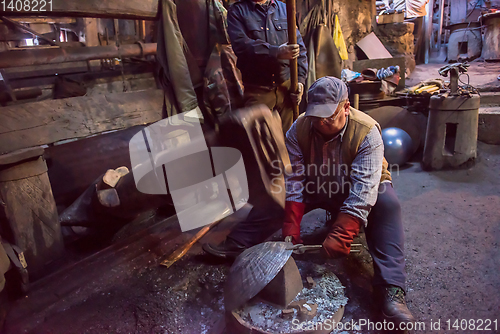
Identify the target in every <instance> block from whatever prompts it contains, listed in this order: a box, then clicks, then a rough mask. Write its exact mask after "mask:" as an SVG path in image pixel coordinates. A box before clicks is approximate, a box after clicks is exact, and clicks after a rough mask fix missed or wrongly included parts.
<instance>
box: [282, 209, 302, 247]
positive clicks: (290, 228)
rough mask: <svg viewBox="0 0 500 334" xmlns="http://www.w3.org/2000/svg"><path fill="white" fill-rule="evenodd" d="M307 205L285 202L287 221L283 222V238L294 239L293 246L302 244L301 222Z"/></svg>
mask: <svg viewBox="0 0 500 334" xmlns="http://www.w3.org/2000/svg"><path fill="white" fill-rule="evenodd" d="M305 208H306V205H305V204H304V203H299V202H291V201H286V202H285V220H284V221H283V238H286V237H288V236H291V237H292V242H293V244H294V245H295V244H301V243H302V240H301V239H300V222H301V221H302V216H303V215H304V210H305Z"/></svg>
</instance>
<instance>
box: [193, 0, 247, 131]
mask: <svg viewBox="0 0 500 334" xmlns="http://www.w3.org/2000/svg"><path fill="white" fill-rule="evenodd" d="M206 4H207V14H208V20H207V21H208V36H207V38H208V40H209V45H213V48H212V51H211V54H210V57H209V59H208V62H207V66H206V68H205V75H204V85H203V100H204V105H205V110H206V111H207V115H208V117H210V119H211V121H212V122H213V123H218V120H219V118H220V117H221V116H223V115H224V114H226V113H228V112H231V111H233V110H236V109H238V108H240V107H242V106H243V81H242V79H241V72H240V70H239V69H238V68H237V67H236V60H237V57H236V55H235V54H234V52H233V48H232V47H231V45H230V44H229V36H228V34H227V11H226V9H225V8H224V7H223V6H222V3H220V2H219V1H218V0H207V1H206Z"/></svg>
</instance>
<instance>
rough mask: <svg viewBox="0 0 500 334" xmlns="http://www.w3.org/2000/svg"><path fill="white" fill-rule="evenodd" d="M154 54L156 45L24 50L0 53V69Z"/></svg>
mask: <svg viewBox="0 0 500 334" xmlns="http://www.w3.org/2000/svg"><path fill="white" fill-rule="evenodd" d="M153 54H156V43H146V44H125V45H121V46H119V47H117V46H115V45H108V46H91V47H79V48H75V47H68V48H49V49H40V50H37V49H24V50H11V51H4V52H0V68H9V67H20V66H32V65H46V64H60V63H69V62H76V61H87V60H94V59H109V58H117V57H121V58H130V57H142V56H147V55H153Z"/></svg>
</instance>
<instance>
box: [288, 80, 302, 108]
mask: <svg viewBox="0 0 500 334" xmlns="http://www.w3.org/2000/svg"><path fill="white" fill-rule="evenodd" d="M302 93H304V85H303V84H302V83H300V82H299V85H298V87H297V93H290V98H291V99H292V102H293V103H294V104H296V105H299V104H300V101H302Z"/></svg>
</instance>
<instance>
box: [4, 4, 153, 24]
mask: <svg viewBox="0 0 500 334" xmlns="http://www.w3.org/2000/svg"><path fill="white" fill-rule="evenodd" d="M5 2H6V3H7V1H5ZM14 2H16V1H14ZM19 2H21V1H19ZM23 4H24V2H23ZM2 9H3V10H1V9H0V13H1V15H4V16H23V17H28V16H36V15H50V16H51V17H54V16H55V17H64V18H67V17H87V18H88V17H103V18H114V19H116V18H120V19H146V20H154V19H155V18H156V16H157V15H158V0H141V1H129V0H106V1H102V0H85V1H82V0H64V1H46V5H45V6H44V7H42V6H41V4H39V5H37V8H35V2H33V1H30V4H29V5H27V6H26V7H25V6H23V8H20V10H17V9H16V10H9V9H8V8H2Z"/></svg>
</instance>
